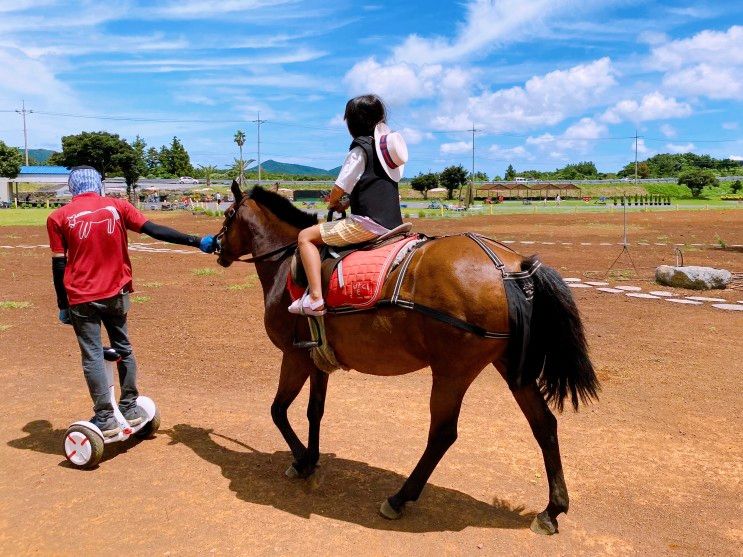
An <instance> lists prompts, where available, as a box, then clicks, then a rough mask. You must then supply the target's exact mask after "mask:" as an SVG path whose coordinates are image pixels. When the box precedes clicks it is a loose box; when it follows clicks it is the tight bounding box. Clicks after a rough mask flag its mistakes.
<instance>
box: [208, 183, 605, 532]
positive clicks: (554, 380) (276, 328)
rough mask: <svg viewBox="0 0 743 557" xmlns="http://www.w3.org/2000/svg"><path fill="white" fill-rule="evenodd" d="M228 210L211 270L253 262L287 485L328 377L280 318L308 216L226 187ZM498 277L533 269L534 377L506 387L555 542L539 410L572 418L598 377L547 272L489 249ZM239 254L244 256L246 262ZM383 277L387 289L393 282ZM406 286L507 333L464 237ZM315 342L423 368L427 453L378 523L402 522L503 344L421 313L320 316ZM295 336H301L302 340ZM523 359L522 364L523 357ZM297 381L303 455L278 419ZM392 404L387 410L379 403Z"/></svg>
mask: <svg viewBox="0 0 743 557" xmlns="http://www.w3.org/2000/svg"><path fill="white" fill-rule="evenodd" d="M232 193H233V195H234V202H233V203H232V205H230V206H229V207H228V208H227V210H226V211H225V213H224V214H225V218H224V222H223V224H222V228H221V230H220V231H219V233H218V235H217V239H218V244H219V248H218V254H217V263H218V264H219V265H221V266H223V267H229V266H230V265H231V264H232V263H233V262H235V261H245V262H250V263H254V264H255V269H256V272H257V275H258V277H259V280H260V283H261V287H262V290H263V296H264V302H265V317H264V322H265V328H266V332H267V334H268V337H269V339H270V340H271V342H272V343H273V344H274V345H275V346H276V347H277V348H279V349H280V350H281V351H282V353H283V357H282V361H281V370H280V375H279V384H278V389H277V392H276V396H275V397H274V400H273V403H272V404H271V416H272V418H273V422H274V424H275V425H276V427H277V428H278V429H279V431H280V432H281V435H282V436H283V438H284V440H285V441H286V443H287V444H288V446H289V449H290V450H291V453H292V456H293V458H294V462H293V463H292V464H291V466H289V468H288V469H287V471H286V475H287V476H289V477H293V478H308V477H309V476H310V475H311V474H312V473H313V471H314V470H315V467H316V465H317V462H318V459H319V456H320V422H321V419H322V416H323V411H324V407H325V395H326V389H327V384H328V374H327V373H325V372H324V371H321V370H319V369H318V368H317V367H316V366H315V364H314V363H313V360H312V358H311V356H310V354H309V350H307V349H306V348H299V347H297V346H295V342H294V341H295V338H297V336H296V335H300V337H301V335H306V334H307V331H308V325H307V319H306V318H304V317H302V316H297V315H293V314H290V313H289V312H288V311H287V306H289V304H290V302H291V300H290V297H289V293H288V292H287V288H286V286H287V277H288V273H289V272H290V260H291V257H290V256H291V255H293V253H294V251H295V249H296V245H297V238H298V235H299V232H300V231H301V230H302V229H304V228H306V227H308V226H312V225H314V224H316V223H317V217H316V216H315V215H311V214H309V213H306V212H304V211H302V210H300V209H298V208H296V207H295V206H294V205H293V204H292V203H291V202H290V201H289V200H287V199H286V198H284V197H282V196H280V195H278V194H275V193H272V192H269V191H267V190H264V189H262V188H260V187H259V186H256V187H254V188H253V189H252V190H251V191H250V192H243V191H241V189H240V187H239V185H238V184H237V182H233V183H232ZM491 244H492V245H491V247H492V249H493V251H495V252H496V253H497V255H498V256H499V257H500V259H501V260H502V261H503V262H504V264H505V265H506V267H507V268H508V269H512V270H516V271H518V270H520V269H522V268H536V270H535V271H534V272H533V274H532V275H531V276H532V278H533V285H534V293H533V312H532V314H531V322H530V323H529V325H530V327H531V336H530V340H529V344H528V346H527V347H525V348H524V353H526V352H528V353H529V354H532V353H533V354H541V355H542V356H541V357H542V360H541V361H540V362H539V365H538V367H537V368H536V369H537V371H536V373H532V374H531V375H530V376H529V377H525V378H523V380H522V381H520V382H517V383H518V384H517V383H513V382H511V383H509V387H511V391H512V394H513V396H514V398H515V399H516V402H517V403H518V406H519V408H520V409H521V411H522V412H523V414H524V416H525V417H526V419H527V421H528V423H529V426H530V427H531V430H532V433H533V435H534V437H535V438H536V440H537V443H538V444H539V447H540V449H541V451H542V454H543V457H544V463H545V469H546V473H547V481H548V486H549V501H548V504H547V507H546V508H545V509H544V510H543V511H542V512H540V513H538V514H537V515H536V516H535V518H534V519H533V521H532V523H531V529H532V530H533V531H535V532H537V533H541V534H546V535H551V534H555V533H556V532H557V527H558V522H557V517H558V515H559V514H560V513H567V511H568V504H569V498H568V490H567V486H566V484H565V478H564V476H563V470H562V462H561V459H560V449H559V444H558V438H557V419H556V418H555V416H554V414H553V413H552V411H551V410H550V403H551V404H552V405H553V406H554V407H556V409H557V410H559V411H562V408H563V404H564V402H565V400H566V399H567V398H568V397H570V402H571V403H572V406H573V408H574V409H575V410H577V409H578V405H579V402H581V403H583V404H584V405H585V404H586V403H588V402H590V401H591V400H594V399H597V398H598V391H599V389H600V385H599V381H598V378H597V377H596V374H595V372H594V369H593V366H592V364H591V361H590V359H589V357H588V352H587V345H586V339H585V334H584V331H583V325H582V323H581V319H580V315H579V313H578V308H577V307H576V305H575V302H574V300H573V298H572V295H571V293H570V289H569V288H568V287H567V285H566V284H565V282H564V281H563V280H562V279H561V278H560V276H559V275H558V273H557V272H556V271H554V270H553V269H551V268H549V267H547V266H546V265H541V266H540V265H538V264H537V263H538V262H537V260H536V259H535V258H524V257H523V256H521V255H519V254H518V253H516V252H515V251H513V250H510V249H509V248H506V247H505V246H500V245H498V244H495V243H491ZM248 255H249V256H250V257H247V258H245V256H248ZM396 272H397V270H393V271H392V275H391V276H390V279H389V280H388V281H387V283H388V284H387V285H386V286H385V287H384V288H385V289H387V290H389V283H390V282H394V273H396ZM407 273H408V276H407V277H406V280H411V281H413V284H414V287H415V293H416V297H417V298H419V299H420V300H422V301H423V303H428V304H429V305H430V306H432V307H437V308H439V309H441V310H443V311H446V312H448V313H449V314H451V315H454V316H455V317H456V318H458V319H459V320H462V321H466V322H471V323H479V324H481V325H482V326H485V327H488V328H491V329H498V330H502V329H503V327H506V328H507V327H508V322H509V321H508V313H507V312H508V304H507V300H506V298H505V291H504V286H503V282H504V280H503V276H502V272H500V271H499V270H498V269H496V267H495V266H494V265H493V262H492V260H491V259H490V258H489V257H487V256H486V253H485V252H484V251H483V250H482V249H481V248H480V247H479V246H478V245H477V244H476V242H473V241H471V239H468V238H466V237H464V236H448V237H442V238H438V239H434V240H432V241H428V242H426V243H425V244H423V245H422V246H421V247H419V248H418V249H417V250H416V251H415V253H414V254H413V255H412V260H411V263H410V265H409V266H408V268H407ZM325 325H326V333H327V338H328V339H329V342H330V343H331V344H332V347H333V349H334V351H335V354H336V356H337V359H338V361H339V362H343V364H344V365H345V367H348V368H350V369H353V370H356V371H358V372H361V373H366V374H371V375H379V376H395V375H402V374H405V373H410V372H413V371H417V370H420V369H422V368H425V367H426V366H429V367H430V368H431V371H432V373H433V383H432V388H431V395H430V420H431V421H430V427H429V433H428V443H427V445H426V448H425V450H424V452H423V455H422V456H421V458H420V460H419V462H418V464H417V465H416V466H415V468H414V469H413V471H412V473H411V474H410V476H409V477H408V478H407V480H406V481H405V482H404V483H403V485H402V486H401V488H400V490H399V491H398V492H397V493H395V494H393V495H391V496H390V497H388V498H387V499H386V500H385V501H384V502H383V503H382V505H381V507H380V510H379V512H380V514H381V515H382V516H384V517H385V518H388V519H398V518H400V517H401V515H402V513H403V510H404V507H405V504H406V503H408V502H410V501H416V500H417V499H418V497H419V496H420V494H421V492H422V490H423V488H424V487H425V485H426V482H427V481H428V478H429V477H430V475H431V473H432V472H433V470H434V468H435V467H436V465H437V464H438V462H439V461H440V460H441V458H442V457H443V456H444V454H445V453H446V451H447V450H448V449H449V447H451V445H452V444H453V443H454V442H455V440H456V439H457V421H458V417H459V412H460V408H461V405H462V399H463V397H464V395H465V393H466V392H467V389H468V387H469V386H470V384H471V383H472V382H473V381H474V379H475V378H476V377H477V376H478V375H479V373H480V372H481V371H482V370H483V369H484V368H485V367H486V366H487V365H488V364H490V363H492V364H494V366H495V368H496V369H497V370H498V372H499V373H500V374H501V376H503V377H504V379H508V377H509V375H508V374H509V370H508V369H507V364H508V361H509V358H508V350H507V348H508V343H509V341H508V338H503V337H497V338H483V337H482V336H479V335H476V334H474V333H472V332H470V331H467V330H463V329H461V328H457V327H453V326H451V325H450V324H447V323H445V322H442V321H441V320H437V319H434V318H433V317H431V316H430V315H426V314H423V313H419V312H415V311H411V310H410V309H405V308H402V307H396V306H389V307H387V306H385V307H379V308H376V309H374V310H373V311H371V312H362V313H351V314H343V315H340V314H338V315H332V314H331V313H328V314H327V315H326V316H325ZM302 338H306V337H302ZM527 355H528V354H527ZM307 379H309V381H310V395H309V403H308V407H307V418H308V422H309V434H308V441H307V445H306V446H305V445H304V444H303V443H302V441H300V439H299V437H298V436H297V434H296V433H295V431H294V429H293V428H292V426H291V424H290V423H289V420H288V418H287V410H288V408H289V406H290V405H291V404H292V402H293V401H294V399H295V398H296V396H297V395H298V394H299V392H300V390H301V389H302V388H303V386H304V384H305V383H306V381H307ZM390 404H394V401H390Z"/></svg>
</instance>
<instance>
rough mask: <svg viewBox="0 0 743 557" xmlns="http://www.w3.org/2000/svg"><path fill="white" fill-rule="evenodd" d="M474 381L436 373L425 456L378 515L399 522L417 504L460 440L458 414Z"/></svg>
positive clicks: (470, 378) (468, 378)
mask: <svg viewBox="0 0 743 557" xmlns="http://www.w3.org/2000/svg"><path fill="white" fill-rule="evenodd" d="M475 375H477V374H475ZM472 379H474V376H473V377H464V376H458V377H457V376H455V377H441V376H438V375H436V370H435V369H434V375H433V387H432V389H431V402H430V406H431V425H430V428H429V431H428V444H427V445H426V450H425V451H424V452H423V456H422V457H421V459H420V460H419V461H418V464H417V465H416V467H415V469H414V470H413V472H412V474H410V477H408V479H407V480H406V481H405V483H404V484H403V486H402V488H401V489H400V491H398V492H397V493H396V494H395V495H393V496H392V497H390V498H389V499H387V500H386V501H385V502H384V503H382V507H381V508H380V509H379V512H380V514H381V515H382V516H384V517H385V518H389V519H395V518H400V516H401V514H402V510H403V507H404V506H405V503H407V502H408V501H417V500H418V497H419V496H420V494H421V491H423V488H424V487H425V486H426V482H427V481H428V478H429V477H430V476H431V474H432V473H433V471H434V469H435V468H436V465H437V464H438V463H439V461H440V460H441V458H442V457H443V456H444V454H445V453H446V451H447V450H448V449H449V447H451V446H452V445H453V444H454V441H456V440H457V420H458V419H459V410H460V409H461V407H462V399H463V398H464V394H465V393H466V392H467V388H468V387H469V386H470V383H472Z"/></svg>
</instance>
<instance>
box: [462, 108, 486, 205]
mask: <svg viewBox="0 0 743 557" xmlns="http://www.w3.org/2000/svg"><path fill="white" fill-rule="evenodd" d="M470 131H471V132H472V172H471V173H470V187H469V191H468V192H467V203H466V205H465V206H466V207H467V208H468V209H469V208H470V204H472V202H473V201H474V200H475V190H474V188H475V132H479V131H482V130H478V129H476V128H475V123H474V122H472V129H471V130H470Z"/></svg>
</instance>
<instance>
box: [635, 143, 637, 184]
mask: <svg viewBox="0 0 743 557" xmlns="http://www.w3.org/2000/svg"><path fill="white" fill-rule="evenodd" d="M635 185H637V129H635Z"/></svg>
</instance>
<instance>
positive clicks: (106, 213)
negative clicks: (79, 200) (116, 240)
mask: <svg viewBox="0 0 743 557" xmlns="http://www.w3.org/2000/svg"><path fill="white" fill-rule="evenodd" d="M96 213H103V216H100V215H96ZM119 218H120V217H119V212H118V211H117V210H116V207H113V206H109V207H102V208H100V209H96V210H95V211H81V212H80V213H76V214H74V215H72V216H71V217H67V226H69V227H70V230H74V229H75V227H76V226H77V225H80V231H79V234H78V235H79V237H80V239H81V240H84V239H85V238H87V237H88V236H89V235H90V229H91V228H92V227H93V225H94V224H101V223H104V224H105V225H106V232H108V234H109V236H110V235H111V234H113V233H114V228H115V226H116V222H117V221H118V220H119ZM96 219H98V220H96Z"/></svg>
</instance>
